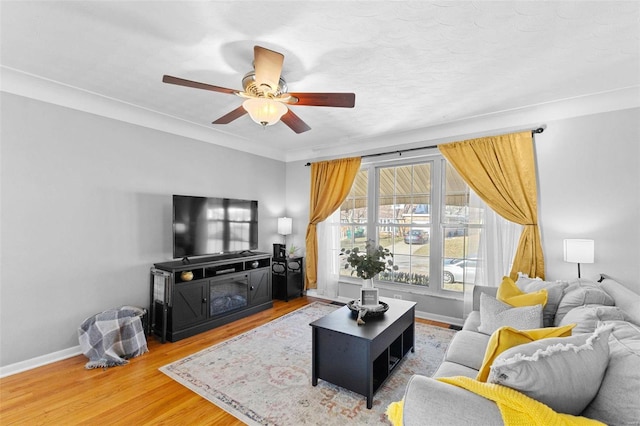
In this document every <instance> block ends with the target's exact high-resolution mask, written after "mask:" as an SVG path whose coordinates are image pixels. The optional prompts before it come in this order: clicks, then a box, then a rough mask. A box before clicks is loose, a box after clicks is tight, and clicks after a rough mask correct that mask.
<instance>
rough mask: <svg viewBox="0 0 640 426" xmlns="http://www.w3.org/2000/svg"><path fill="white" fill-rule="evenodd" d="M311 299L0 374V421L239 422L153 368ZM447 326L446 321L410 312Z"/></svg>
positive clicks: (60, 422)
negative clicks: (105, 358) (124, 353)
mask: <svg viewBox="0 0 640 426" xmlns="http://www.w3.org/2000/svg"><path fill="white" fill-rule="evenodd" d="M314 300H318V299H313V298H310V297H301V298H297V299H293V300H290V301H289V302H282V301H274V307H273V308H272V309H268V310H266V311H263V312H260V313H257V314H255V315H252V316H250V317H247V318H243V319H241V320H238V321H235V322H233V323H231V324H227V325H224V326H222V327H218V328H216V329H213V330H210V331H208V332H205V333H201V334H199V335H197V336H193V337H190V338H187V339H184V340H180V341H178V342H175V343H165V344H161V343H160V342H159V341H158V340H157V339H155V338H149V341H148V346H149V352H148V353H146V354H144V355H142V356H140V357H137V358H134V359H132V360H130V362H129V364H128V365H126V366H123V367H112V368H109V369H106V370H102V369H95V370H85V368H84V364H85V363H86V362H87V358H86V357H85V356H83V355H79V356H75V357H72V358H69V359H66V360H63V361H59V362H56V363H53V364H49V365H46V366H43V367H39V368H36V369H33V370H29V371H26V372H24V373H19V374H15V375H13V376H9V377H5V378H3V379H0V424H1V425H3V426H7V425H98V424H99V425H115V424H117V425H162V424H165V425H242V424H243V423H242V422H240V421H239V420H237V419H236V418H235V417H233V416H231V415H230V414H227V413H226V412H225V411H224V410H222V409H220V408H218V407H216V406H215V405H214V404H212V403H210V402H209V401H207V400H205V399H203V398H201V397H200V396H198V395H197V394H195V393H194V392H191V391H190V390H188V389H187V388H185V387H184V386H182V385H180V384H179V383H177V382H175V381H173V380H171V379H170V378H169V377H167V376H165V375H164V374H163V373H161V372H160V371H158V368H159V367H162V366H163V365H166V364H169V363H171V362H173V361H176V360H178V359H181V358H184V357H186V356H188V355H190V354H193V353H195V352H197V351H200V350H202V349H205V348H207V347H209V346H211V345H214V344H216V343H219V342H222V341H224V340H227V339H229V338H231V337H234V336H236V335H238V334H241V333H243V332H245V331H248V330H250V329H252V328H255V327H257V326H259V325H262V324H265V323H267V322H269V321H271V320H273V319H275V318H278V317H280V316H282V315H284V314H286V313H289V312H291V311H294V310H296V309H298V308H301V307H302V306H305V305H307V304H309V303H311V302H313V301H314ZM417 321H419V322H423V323H426V324H432V325H437V326H442V327H446V328H448V327H449V326H448V325H447V324H442V323H436V322H433V321H427V320H421V319H417Z"/></svg>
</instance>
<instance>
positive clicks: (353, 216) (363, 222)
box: [340, 170, 369, 276]
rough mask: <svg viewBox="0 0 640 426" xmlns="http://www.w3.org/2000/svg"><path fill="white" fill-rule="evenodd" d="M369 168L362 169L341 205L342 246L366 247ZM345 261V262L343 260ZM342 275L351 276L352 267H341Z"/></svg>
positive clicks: (346, 247)
mask: <svg viewBox="0 0 640 426" xmlns="http://www.w3.org/2000/svg"><path fill="white" fill-rule="evenodd" d="M368 180H369V179H368V172H367V170H360V171H359V172H358V174H357V175H356V178H355V180H354V182H353V186H352V187H351V192H350V193H349V195H348V196H347V198H346V199H345V201H344V202H343V203H342V206H340V248H341V249H343V248H344V249H349V250H351V249H353V248H354V247H359V248H360V249H364V248H365V244H366V241H367V202H368V199H367V186H368ZM341 263H343V262H341ZM340 275H345V276H350V275H351V269H344V267H343V268H341V269H340Z"/></svg>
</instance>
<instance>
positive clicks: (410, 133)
mask: <svg viewBox="0 0 640 426" xmlns="http://www.w3.org/2000/svg"><path fill="white" fill-rule="evenodd" d="M0 91H3V92H6V93H12V94H15V95H19V96H23V97H27V98H31V99H36V100H39V101H42V102H47V103H51V104H55V105H59V106H63V107H66V108H71V109H75V110H78V111H83V112H87V113H91V114H95V115H99V116H102V117H107V118H111V119H114V120H118V121H123V122H126V123H130V124H134V125H138V126H142V127H147V128H150V129H155V130H159V131H162V132H166V133H171V134H175V135H178V136H183V137H186V138H190V139H195V140H199V141H203V142H208V143H212V144H215V145H219V146H223V147H226V148H229V149H234V150H238V151H243V152H247V153H251V154H255V155H258V156H261V157H266V158H271V159H274V160H279V161H283V160H284V161H285V162H293V161H312V160H318V159H327V158H337V157H342V156H348V155H363V154H369V153H375V152H376V151H380V150H385V151H386V150H388V149H389V147H390V146H394V147H398V148H399V149H400V148H406V147H410V146H411V145H416V144H425V143H429V144H433V143H434V142H438V143H443V142H447V141H454V140H463V139H468V138H471V137H480V136H486V135H489V134H496V132H500V133H501V132H502V131H503V130H505V129H523V128H527V127H528V126H531V123H536V124H534V126H537V125H542V124H544V123H545V122H549V121H556V120H562V119H567V118H572V117H579V116H584V115H591V114H598V113H604V112H610V111H617V110H622V109H629V108H638V107H640V86H632V87H626V88H622V89H618V90H612V91H608V92H601V93H594V94H590V95H585V96H579V97H575V98H569V99H562V100H558V101H553V102H547V103H542V104H537V105H530V106H526V107H522V108H517V109H511V110H506V111H500V112H495V113H491V114H484V115H479V116H475V117H469V118H465V119H461V120H456V121H450V122H446V123H439V124H435V125H433V126H428V127H424V128H419V129H411V130H399V131H397V132H393V133H385V134H380V135H376V136H375V137H368V138H343V139H341V140H339V141H337V142H336V143H327V144H323V145H322V146H317V147H314V148H307V149H300V150H288V151H286V152H284V153H283V152H282V151H281V150H275V149H270V148H269V147H268V145H265V144H259V143H255V142H254V141H251V140H248V139H245V138H241V137H238V136H235V135H232V134H230V133H227V132H225V131H223V130H221V129H218V128H211V127H209V126H204V125H202V124H198V123H194V122H191V121H187V120H182V119H179V118H176V117H173V116H170V115H167V114H163V113H160V112H158V111H153V110H150V109H145V108H142V107H139V106H136V105H132V104H129V103H126V102H123V101H120V100H117V99H112V98H109V97H106V96H103V95H100V94H97V93H93V92H89V91H85V90H81V89H78V88H76V87H72V86H69V85H65V84H62V83H59V82H55V81H52V80H48V79H44V78H41V77H38V76H35V75H32V74H28V73H24V72H22V71H19V70H16V69H13V68H9V67H5V66H0ZM283 155H284V159H283Z"/></svg>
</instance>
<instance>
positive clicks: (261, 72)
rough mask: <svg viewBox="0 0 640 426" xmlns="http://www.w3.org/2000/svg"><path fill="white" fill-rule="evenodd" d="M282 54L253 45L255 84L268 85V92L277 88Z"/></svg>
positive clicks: (282, 59) (282, 60)
mask: <svg viewBox="0 0 640 426" xmlns="http://www.w3.org/2000/svg"><path fill="white" fill-rule="evenodd" d="M283 63H284V55H283V54H282V53H278V52H274V51H273V50H269V49H265V48H264V47H260V46H254V47H253V67H254V68H255V70H256V84H257V85H258V87H260V86H265V85H266V86H268V88H269V91H270V92H274V93H275V92H276V91H277V90H278V82H279V81H280V74H281V73H282V64H283Z"/></svg>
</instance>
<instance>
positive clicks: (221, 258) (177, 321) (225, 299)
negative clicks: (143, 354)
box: [149, 250, 273, 343]
mask: <svg viewBox="0 0 640 426" xmlns="http://www.w3.org/2000/svg"><path fill="white" fill-rule="evenodd" d="M185 259H186V263H185ZM150 281H151V307H150V310H149V312H150V314H151V315H150V321H149V332H153V333H155V334H157V335H158V336H159V337H160V339H161V341H162V342H163V343H164V342H165V340H169V341H170V342H175V341H177V340H180V339H184V338H185V337H190V336H193V335H196V334H198V333H202V332H203V331H206V330H209V329H212V328H215V327H218V326H221V325H223V324H227V323H229V322H232V321H235V320H237V319H240V318H244V317H246V316H248V315H252V314H254V313H256V312H260V311H263V310H265V309H268V308H271V307H272V306H273V301H272V289H271V255H270V254H269V253H260V252H251V251H246V250H245V251H243V252H238V253H228V254H223V255H215V256H207V257H203V258H198V259H187V258H186V257H185V258H183V259H181V260H173V261H169V262H162V263H156V264H154V267H153V268H151V279H150Z"/></svg>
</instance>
